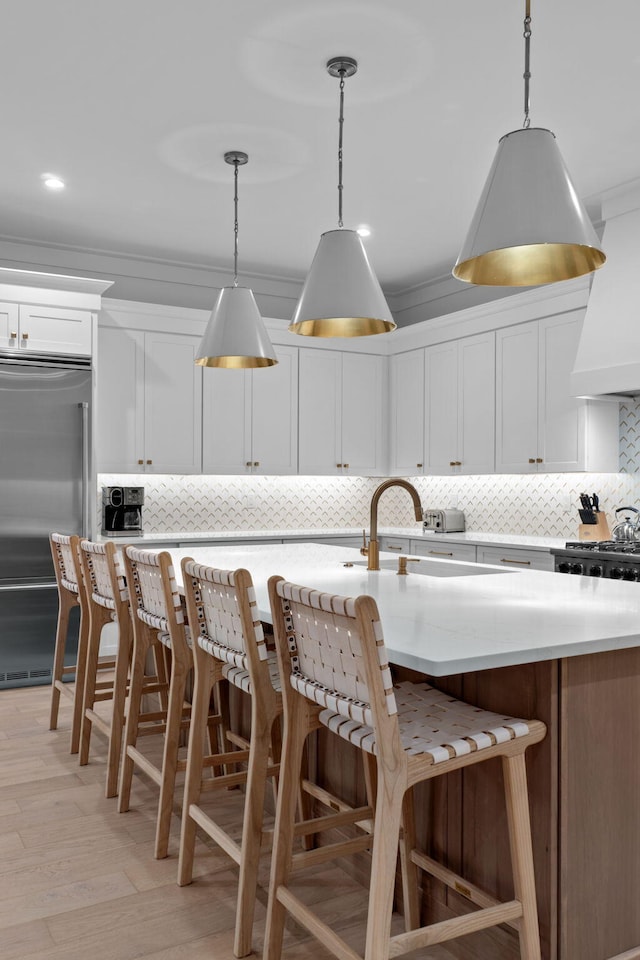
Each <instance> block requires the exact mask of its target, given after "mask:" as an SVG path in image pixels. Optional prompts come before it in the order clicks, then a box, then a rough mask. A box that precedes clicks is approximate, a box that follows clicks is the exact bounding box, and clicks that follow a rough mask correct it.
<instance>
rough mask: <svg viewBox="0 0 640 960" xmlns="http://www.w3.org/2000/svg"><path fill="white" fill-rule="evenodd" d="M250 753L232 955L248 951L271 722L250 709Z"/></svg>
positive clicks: (256, 877) (258, 860)
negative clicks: (236, 920)
mask: <svg viewBox="0 0 640 960" xmlns="http://www.w3.org/2000/svg"><path fill="white" fill-rule="evenodd" d="M251 712H252V717H251V725H252V727H251V753H250V756H249V768H248V771H247V790H246V794H245V797H246V799H245V808H244V823H243V828H242V830H243V835H242V858H241V860H240V878H239V884H238V905H237V916H238V917H239V918H241V922H240V923H239V924H238V923H236V933H235V942H234V946H233V952H234V954H235V955H236V957H246V956H248V954H250V953H251V934H252V930H253V915H254V909H255V902H256V887H257V884H258V866H259V863H260V847H261V841H262V820H263V811H264V797H265V790H266V786H267V768H268V764H269V748H270V746H271V724H270V720H269V718H267V717H265V715H264V713H263V712H262V711H260V710H256V709H252V711H251Z"/></svg>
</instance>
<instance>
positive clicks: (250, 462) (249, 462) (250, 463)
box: [245, 460, 253, 467]
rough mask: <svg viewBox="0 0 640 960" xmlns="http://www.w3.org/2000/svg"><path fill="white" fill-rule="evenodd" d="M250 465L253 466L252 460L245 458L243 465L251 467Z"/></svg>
mask: <svg viewBox="0 0 640 960" xmlns="http://www.w3.org/2000/svg"><path fill="white" fill-rule="evenodd" d="M252 466H253V462H252V461H251V460H247V462H246V463H245V467H252Z"/></svg>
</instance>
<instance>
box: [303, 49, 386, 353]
mask: <svg viewBox="0 0 640 960" xmlns="http://www.w3.org/2000/svg"><path fill="white" fill-rule="evenodd" d="M357 69H358V64H357V62H356V61H355V60H354V59H353V57H332V58H331V60H329V61H328V63H327V72H328V73H329V75H330V76H332V77H337V78H339V80H340V118H339V136H338V229H337V230H329V231H327V232H326V233H323V234H322V236H321V237H320V243H319V244H318V249H317V250H316V254H315V256H314V258H313V262H312V264H311V267H310V269H309V273H308V274H307V279H306V280H305V283H304V287H303V288H302V293H301V295H300V299H299V300H298V303H297V306H296V309H295V311H294V314H293V318H292V320H291V324H290V325H289V331H290V333H298V334H301V335H302V336H306V337H368V336H373V335H374V334H378V333H389V332H390V331H391V330H395V328H396V324H395V322H394V320H393V317H392V315H391V310H390V309H389V305H388V303H387V301H386V299H385V296H384V294H383V292H382V288H381V287H380V284H379V282H378V279H377V277H376V275H375V273H374V272H373V268H372V267H371V264H370V263H369V259H368V257H367V252H366V250H365V248H364V244H363V243H362V239H361V237H360V236H359V235H358V233H357V232H356V231H355V230H345V229H343V221H342V131H343V123H344V81H345V78H346V77H352V76H353V75H354V74H355V73H356V71H357Z"/></svg>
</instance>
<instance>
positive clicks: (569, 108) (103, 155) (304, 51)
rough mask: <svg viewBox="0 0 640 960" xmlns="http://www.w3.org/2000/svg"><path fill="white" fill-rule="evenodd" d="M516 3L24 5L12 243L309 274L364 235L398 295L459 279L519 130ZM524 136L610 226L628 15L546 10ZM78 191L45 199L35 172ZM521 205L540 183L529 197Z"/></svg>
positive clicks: (628, 113)
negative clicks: (452, 276)
mask: <svg viewBox="0 0 640 960" xmlns="http://www.w3.org/2000/svg"><path fill="white" fill-rule="evenodd" d="M523 17H524V0H400V2H399V0H395V2H392V0H315V2H313V0H236V2H235V3H233V2H230V0H226V2H222V0H182V2H180V3H179V2H177V0H104V2H102V3H99V2H97V0H55V2H52V0H20V2H19V3H13V4H7V5H5V8H4V10H3V17H2V26H3V51H2V57H1V58H0V77H1V88H2V90H3V93H4V96H3V107H2V154H1V170H2V177H1V180H0V236H2V237H4V238H12V239H21V240H26V241H29V242H32V243H45V244H62V245H70V246H72V247H82V248H90V249H93V250H99V251H109V252H113V253H117V254H120V255H132V256H137V257H140V256H142V257H148V258H152V259H159V260H163V261H173V262H179V263H186V264H194V265H199V266H204V267H211V268H212V269H213V268H217V269H229V268H230V267H231V265H232V253H233V186H232V179H233V170H232V168H231V167H229V166H227V165H226V164H225V163H224V161H223V159H222V155H223V153H224V152H225V151H226V150H230V149H238V150H245V151H246V152H248V154H249V164H248V166H247V167H244V168H242V169H241V171H240V271H241V273H242V272H243V271H245V272H247V273H251V274H253V275H255V274H262V275H266V276H273V277H283V278H293V279H302V278H303V277H304V275H305V273H306V270H307V268H308V265H309V263H310V260H311V258H312V256H313V253H314V250H315V247H316V245H317V242H318V238H319V235H320V233H321V232H322V231H324V230H326V229H332V228H334V227H335V226H336V221H337V199H336V198H337V191H336V183H337V163H336V153H337V127H338V125H337V117H338V81H337V80H334V79H332V78H331V77H329V76H328V75H327V73H326V71H325V63H326V61H327V59H328V58H329V57H331V56H335V55H349V56H353V57H355V58H356V59H357V60H358V61H359V65H360V68H359V71H358V73H357V75H356V76H355V77H354V78H352V79H350V80H348V81H347V84H346V100H345V128H344V131H345V145H344V155H345V159H344V181H345V186H344V213H345V218H344V219H345V226H347V227H355V226H357V225H358V224H360V223H368V224H370V225H371V227H372V231H373V233H372V236H371V237H370V238H369V239H368V240H367V241H366V243H367V248H368V251H369V254H370V257H371V260H372V263H373V265H374V268H375V269H376V272H377V274H378V276H379V278H380V281H381V283H382V284H383V286H384V287H385V289H386V290H387V291H388V292H390V293H393V292H399V291H403V290H406V289H408V288H410V287H411V286H414V285H417V284H420V283H423V282H425V281H428V280H430V279H433V278H435V277H438V276H442V275H445V274H448V273H449V271H450V270H451V267H452V265H453V263H454V261H455V259H456V256H457V254H458V250H459V247H460V246H461V244H462V241H463V239H464V235H465V232H466V229H467V226H468V224H469V221H470V219H471V216H472V214H473V211H474V208H475V204H476V201H477V199H478V196H479V194H480V191H481V188H482V185H483V183H484V179H485V177H486V175H487V172H488V170H489V166H490V164H491V160H492V158H493V155H494V153H495V150H496V146H497V142H498V139H499V138H500V136H502V135H503V134H504V133H507V132H508V131H510V130H513V129H516V128H518V127H520V126H521V125H522V119H523V81H522V72H523V55H524V42H523V39H522V25H523ZM532 17H533V20H532V28H533V36H532V47H531V69H532V80H531V99H532V112H531V118H532V126H543V127H549V128H550V129H552V130H553V131H554V132H555V133H556V135H557V137H558V143H559V146H560V149H561V151H562V154H563V156H564V159H565V162H566V163H567V165H568V167H569V170H570V171H571V174H572V176H573V179H574V182H575V185H576V188H577V191H578V193H579V195H580V196H581V197H582V198H583V199H584V200H585V201H587V203H588V208H589V210H590V212H591V213H592V216H594V218H596V219H597V217H598V209H599V207H598V198H599V196H600V195H601V193H602V192H603V191H605V190H607V189H608V188H611V187H614V186H617V185H619V184H621V183H624V182H626V181H629V180H632V179H635V178H637V177H638V176H640V123H639V122H638V109H637V93H638V89H639V86H640V77H639V74H640V48H639V47H638V42H637V2H636V0H608V2H606V3H605V2H603V0H581V2H578V0H562V2H560V0H533V3H532ZM45 172H54V173H56V174H59V175H60V176H61V177H63V178H64V179H65V180H66V181H67V184H68V186H67V189H66V190H65V191H63V192H60V193H50V192H48V191H45V190H44V189H43V187H42V184H41V180H40V177H41V174H43V173H45ZM523 189H526V184H524V183H523Z"/></svg>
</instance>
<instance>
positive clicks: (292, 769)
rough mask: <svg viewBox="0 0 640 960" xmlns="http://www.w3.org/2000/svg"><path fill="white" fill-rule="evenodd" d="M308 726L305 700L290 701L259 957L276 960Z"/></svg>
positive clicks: (279, 955)
mask: <svg viewBox="0 0 640 960" xmlns="http://www.w3.org/2000/svg"><path fill="white" fill-rule="evenodd" d="M305 708H306V709H305ZM309 729H310V714H309V709H308V707H307V703H306V701H302V699H299V700H298V699H297V700H295V701H294V702H293V704H292V709H291V717H290V722H287V723H286V724H285V730H284V739H283V744H282V760H281V763H280V780H279V783H278V806H277V810H276V820H275V825H274V831H273V836H274V848H273V852H272V855H271V878H270V881H269V906H268V908H267V925H266V929H265V935H264V954H263V960H280V957H281V955H282V939H283V936H284V923H285V918H286V910H285V908H284V906H283V905H282V903H280V901H279V900H278V889H279V887H280V886H281V885H282V884H285V885H286V883H287V880H288V879H289V874H290V873H291V854H292V851H293V840H294V828H295V815H296V805H297V802H298V784H299V781H300V773H301V771H302V757H303V751H304V744H305V740H306V738H307V735H308V733H309Z"/></svg>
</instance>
